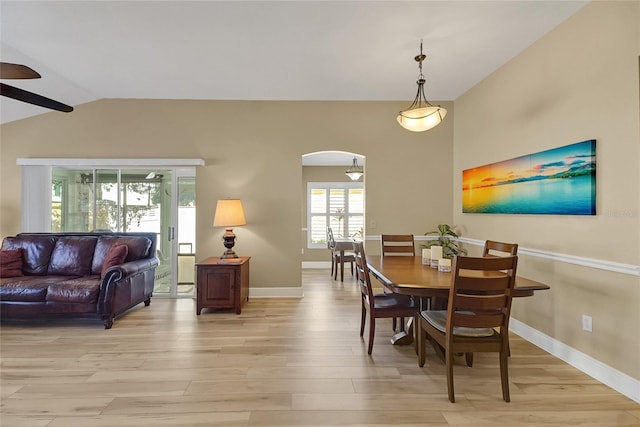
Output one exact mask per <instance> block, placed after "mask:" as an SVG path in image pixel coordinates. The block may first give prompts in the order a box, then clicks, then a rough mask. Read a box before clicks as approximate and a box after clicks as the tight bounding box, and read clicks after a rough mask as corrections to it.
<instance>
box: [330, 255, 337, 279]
mask: <svg viewBox="0 0 640 427" xmlns="http://www.w3.org/2000/svg"><path fill="white" fill-rule="evenodd" d="M335 265H336V260H335V258H334V257H333V255H331V277H333V269H334V266H335Z"/></svg>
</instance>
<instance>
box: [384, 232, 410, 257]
mask: <svg viewBox="0 0 640 427" xmlns="http://www.w3.org/2000/svg"><path fill="white" fill-rule="evenodd" d="M381 242H382V249H381V251H380V253H381V254H382V256H415V254H416V246H415V243H414V240H413V234H383V235H382V236H381Z"/></svg>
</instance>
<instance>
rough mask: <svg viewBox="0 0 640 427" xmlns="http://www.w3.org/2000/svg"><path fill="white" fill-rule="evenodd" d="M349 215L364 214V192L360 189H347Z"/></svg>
mask: <svg viewBox="0 0 640 427" xmlns="http://www.w3.org/2000/svg"><path fill="white" fill-rule="evenodd" d="M349 213H360V214H361V213H364V190H363V189H362V188H351V189H349Z"/></svg>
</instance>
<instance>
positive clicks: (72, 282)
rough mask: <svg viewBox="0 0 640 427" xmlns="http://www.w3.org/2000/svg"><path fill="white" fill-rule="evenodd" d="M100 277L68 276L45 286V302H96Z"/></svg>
mask: <svg viewBox="0 0 640 427" xmlns="http://www.w3.org/2000/svg"><path fill="white" fill-rule="evenodd" d="M99 295H100V278H99V277H98V276H84V277H77V278H69V279H66V280H63V281H61V282H57V283H55V284H51V285H50V286H49V287H48V288H47V296H46V298H47V302H52V301H55V302H65V303H88V304H95V303H96V302H98V296H99Z"/></svg>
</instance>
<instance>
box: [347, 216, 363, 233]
mask: <svg viewBox="0 0 640 427" xmlns="http://www.w3.org/2000/svg"><path fill="white" fill-rule="evenodd" d="M363 230H364V217H363V216H350V217H349V237H351V238H354V237H358V238H362V232H363Z"/></svg>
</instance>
